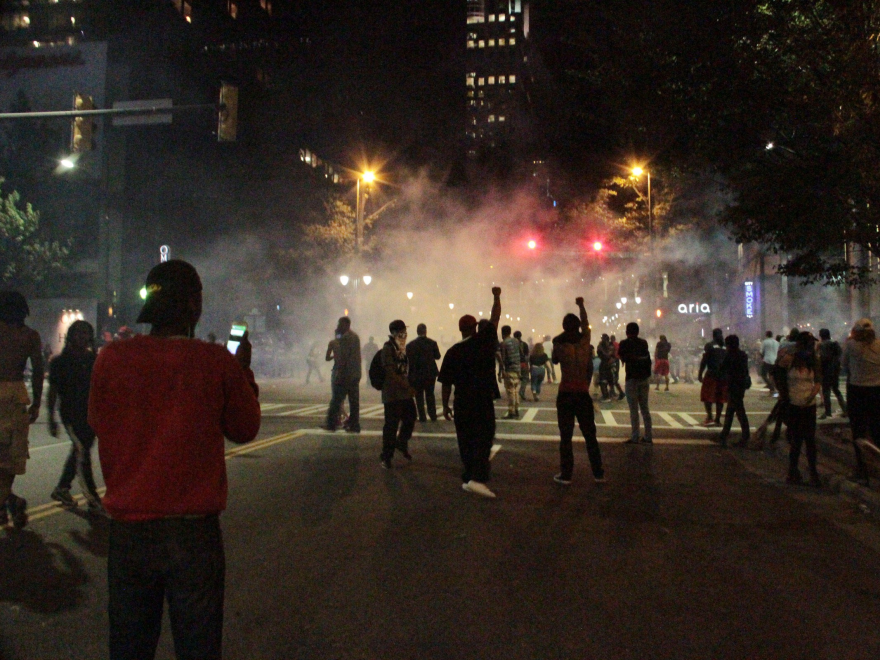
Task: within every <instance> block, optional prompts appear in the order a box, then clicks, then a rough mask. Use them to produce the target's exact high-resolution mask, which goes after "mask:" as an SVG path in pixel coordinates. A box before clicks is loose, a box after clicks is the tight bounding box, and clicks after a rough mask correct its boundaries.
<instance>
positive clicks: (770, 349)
mask: <svg viewBox="0 0 880 660" xmlns="http://www.w3.org/2000/svg"><path fill="white" fill-rule="evenodd" d="M778 352H779V342H778V341H776V340H775V339H773V337H767V339H765V340H764V341H762V342H761V356H762V358H763V360H764V362H766V363H767V364H776V354H777V353H778Z"/></svg>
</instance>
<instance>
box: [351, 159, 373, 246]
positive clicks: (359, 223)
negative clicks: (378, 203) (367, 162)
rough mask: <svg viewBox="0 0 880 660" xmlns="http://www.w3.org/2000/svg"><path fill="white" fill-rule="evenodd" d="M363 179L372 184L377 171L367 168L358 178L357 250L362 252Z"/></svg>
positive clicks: (356, 205) (356, 211)
mask: <svg viewBox="0 0 880 660" xmlns="http://www.w3.org/2000/svg"><path fill="white" fill-rule="evenodd" d="M361 179H363V181H364V183H366V184H370V183H373V181H375V180H376V173H375V172H373V171H371V170H367V171H366V172H364V173H363V174H361V175H360V176H359V177H358V179H357V200H355V207H356V208H355V221H356V227H355V252H357V253H358V254H360V251H361V247H363V244H364V201H365V200H363V201H362V200H361Z"/></svg>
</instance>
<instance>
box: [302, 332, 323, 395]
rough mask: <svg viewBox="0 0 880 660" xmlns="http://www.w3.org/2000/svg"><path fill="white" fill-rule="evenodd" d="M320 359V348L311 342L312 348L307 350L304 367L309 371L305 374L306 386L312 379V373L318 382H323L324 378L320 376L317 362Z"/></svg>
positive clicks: (316, 343)
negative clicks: (315, 375) (316, 376)
mask: <svg viewBox="0 0 880 660" xmlns="http://www.w3.org/2000/svg"><path fill="white" fill-rule="evenodd" d="M320 357H321V346H320V345H319V344H318V342H316V341H315V342H312V347H311V348H310V349H309V354H308V356H307V357H306V366H307V367H308V368H309V370H308V371H307V372H306V385H308V384H309V380H310V379H311V377H312V372H315V373H316V374H317V375H318V382H319V383H323V382H324V376H322V375H321V368H320V366H319V365H320V363H319V362H318V360H319V358H320Z"/></svg>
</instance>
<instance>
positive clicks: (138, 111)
mask: <svg viewBox="0 0 880 660" xmlns="http://www.w3.org/2000/svg"><path fill="white" fill-rule="evenodd" d="M194 110H214V111H217V112H219V111H221V110H225V107H224V106H223V104H220V105H218V104H215V103H198V104H194V105H173V106H171V107H167V106H155V107H147V108H99V109H95V110H40V111H36V112H0V119H7V120H8V119H46V118H53V117H54V118H61V119H70V118H72V117H94V116H98V115H159V114H162V115H167V114H169V113H172V112H191V111H194Z"/></svg>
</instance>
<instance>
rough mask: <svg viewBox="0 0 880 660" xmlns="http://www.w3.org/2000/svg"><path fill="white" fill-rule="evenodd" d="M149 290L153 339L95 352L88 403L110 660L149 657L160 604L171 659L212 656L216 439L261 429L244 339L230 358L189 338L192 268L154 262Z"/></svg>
mask: <svg viewBox="0 0 880 660" xmlns="http://www.w3.org/2000/svg"><path fill="white" fill-rule="evenodd" d="M146 289H147V300H146V303H145V304H144V307H143V309H142V310H141V313H140V316H139V317H138V323H148V324H151V325H152V330H151V332H150V334H149V335H139V336H135V337H133V338H131V339H127V340H126V341H120V342H113V343H111V344H108V345H107V346H105V347H104V348H103V349H102V350H101V352H100V353H99V354H98V357H97V360H96V361H95V366H94V369H93V371H92V385H91V395H90V398H89V418H88V421H89V424H90V425H91V427H92V428H93V429H94V430H95V432H96V434H97V436H98V438H99V439H100V443H99V452H98V454H99V458H100V460H101V470H102V472H103V474H104V481H105V483H106V486H107V492H106V494H105V496H104V507H105V508H106V509H107V512H108V514H109V515H110V518H111V521H110V538H109V553H108V557H107V574H108V588H109V607H108V609H109V615H110V658H111V660H122V659H129V658H132V659H133V658H138V659H142V658H152V657H154V655H155V651H156V644H157V642H158V639H159V633H160V630H161V625H162V609H163V602H164V601H165V600H166V599H167V600H168V614H169V618H170V620H171V628H172V633H173V636H174V647H175V652H176V655H177V657H178V658H200V659H209V658H212V659H213V658H220V657H221V641H222V632H223V592H224V573H225V558H224V554H223V539H222V535H221V531H220V522H219V514H220V512H221V511H223V510H224V509H225V508H226V495H227V481H226V461H225V455H224V454H225V450H224V442H223V438H224V436H225V437H226V438H228V439H229V440H231V441H232V442H236V443H245V442H249V441H250V440H253V439H254V438H255V437H256V435H257V432H258V431H259V429H260V404H259V401H258V400H257V395H258V390H257V386H256V383H255V382H254V375H253V372H252V371H251V370H250V354H251V347H250V342H248V340H247V335H245V337H244V338H243V339H242V342H241V345H240V346H239V348H238V352H237V353H236V355H235V357H233V356H232V355H231V354H230V353H229V352H228V351H227V350H226V349H225V348H224V347H223V346H220V345H216V344H209V343H206V342H203V341H199V340H196V339H194V336H195V327H196V324H197V323H198V321H199V317H200V316H201V312H202V284H201V280H200V279H199V276H198V273H197V272H196V270H195V268H193V267H192V266H191V265H190V264H188V263H186V262H184V261H179V260H171V261H167V262H164V263H161V264H159V265H158V266H156V267H155V268H153V269H152V270H151V271H150V273H149V274H148V275H147V281H146Z"/></svg>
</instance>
